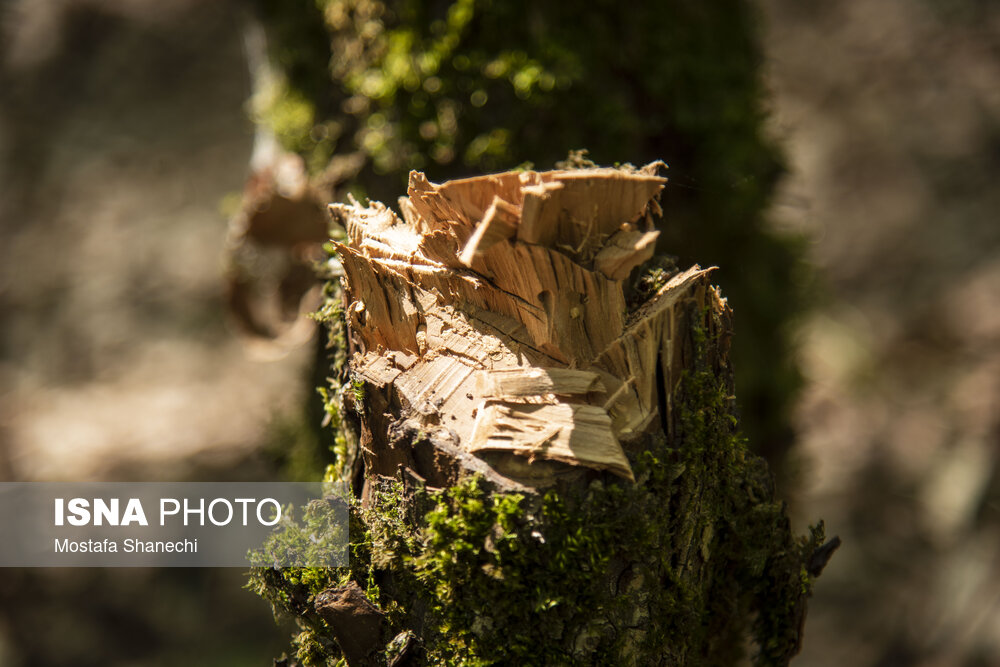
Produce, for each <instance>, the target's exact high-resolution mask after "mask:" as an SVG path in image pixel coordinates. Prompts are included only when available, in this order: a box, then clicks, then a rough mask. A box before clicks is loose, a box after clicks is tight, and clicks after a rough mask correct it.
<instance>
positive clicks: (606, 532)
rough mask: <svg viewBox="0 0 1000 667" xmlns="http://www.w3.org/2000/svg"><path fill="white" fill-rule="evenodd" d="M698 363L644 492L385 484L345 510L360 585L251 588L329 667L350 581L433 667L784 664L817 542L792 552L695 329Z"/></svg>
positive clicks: (650, 453)
mask: <svg viewBox="0 0 1000 667" xmlns="http://www.w3.org/2000/svg"><path fill="white" fill-rule="evenodd" d="M693 348H694V351H695V355H696V359H697V362H696V364H695V366H694V368H693V370H692V371H691V372H689V373H687V374H686V375H685V376H684V377H683V378H682V380H681V382H680V385H679V389H678V392H677V399H678V404H679V407H678V409H679V410H680V413H679V414H680V419H679V432H678V434H677V440H676V441H675V442H674V443H673V445H674V446H670V445H668V443H667V442H666V440H665V439H664V438H663V437H662V436H661V437H658V438H654V439H652V440H651V441H650V442H649V443H648V447H647V448H646V449H644V450H643V451H642V452H641V453H639V454H638V455H637V456H635V457H634V459H633V461H632V465H633V469H634V471H635V473H636V478H637V483H636V484H630V483H626V482H622V481H620V480H617V479H610V478H608V479H606V480H604V481H595V482H593V483H591V484H590V485H589V486H588V487H586V488H582V489H581V488H573V489H562V490H551V491H549V492H547V493H545V494H544V495H517V494H496V493H491V491H490V490H489V489H488V488H487V485H486V484H485V483H484V481H483V480H482V479H479V478H476V477H473V478H469V479H466V480H465V481H464V482H462V483H461V484H459V485H457V486H454V487H452V488H449V489H445V490H428V489H423V488H412V487H411V488H404V485H403V484H402V482H400V481H391V480H385V479H383V480H381V481H376V483H375V484H373V486H372V492H371V496H370V504H369V506H368V507H367V508H362V507H360V505H359V504H358V503H355V506H354V507H353V508H352V518H351V529H352V533H351V535H352V543H351V555H352V559H351V566H350V568H346V569H343V570H294V569H292V570H255V571H254V573H253V574H252V584H251V585H252V586H253V587H254V589H255V590H257V592H258V593H260V594H262V595H263V596H264V597H265V598H267V599H268V600H270V601H271V602H272V604H273V605H274V607H275V609H276V610H280V611H284V612H288V613H290V614H292V615H293V616H295V617H296V618H297V619H298V620H299V623H300V625H302V626H303V628H304V634H303V635H302V636H300V638H299V639H298V640H297V642H298V646H299V649H298V656H299V659H300V660H301V661H302V662H303V664H305V665H329V664H335V663H336V661H337V659H338V652H337V649H336V646H335V645H333V644H332V642H330V640H329V633H328V631H327V630H326V628H325V625H324V622H323V621H322V619H319V618H318V617H317V616H316V615H315V614H314V613H313V612H312V608H311V604H312V600H313V598H314V597H315V596H316V594H318V593H319V592H320V591H322V590H323V589H324V588H326V587H328V586H333V585H339V584H342V583H345V582H346V581H348V580H350V579H353V580H354V581H357V582H358V583H359V584H360V585H361V586H362V588H363V589H364V590H365V591H366V594H367V595H368V597H369V599H370V600H371V601H372V602H374V603H376V604H377V605H378V606H379V607H380V608H381V609H382V610H383V611H384V612H385V613H386V634H385V636H386V642H388V641H389V640H390V639H391V638H392V637H394V636H396V635H397V634H398V633H399V632H402V631H405V630H411V631H413V632H414V633H415V634H416V635H417V636H418V637H419V638H420V641H421V642H422V645H423V649H424V659H425V661H426V663H427V664H447V665H491V664H520V665H559V664H574V663H579V662H581V661H582V662H585V663H588V664H637V665H649V664H667V665H698V664H706V665H716V664H734V663H735V662H736V660H737V659H738V658H739V652H740V651H741V647H742V646H744V645H745V642H743V641H742V639H741V638H742V637H744V636H749V637H750V638H751V639H752V645H753V646H754V651H755V655H754V662H755V664H757V665H783V664H786V663H787V661H788V660H789V659H790V657H791V656H792V655H794V653H795V652H796V651H797V647H798V641H799V629H800V628H799V624H800V620H801V618H802V615H803V613H804V604H805V599H806V597H808V595H809V593H810V590H811V585H812V581H811V577H810V576H809V575H808V573H807V569H806V563H807V562H808V559H809V557H810V555H811V554H812V553H813V552H814V551H815V550H816V548H818V547H819V546H820V544H821V543H822V541H823V531H822V526H821V525H820V526H818V527H816V528H814V529H813V530H812V532H811V534H810V535H809V536H807V537H804V538H795V537H794V536H793V535H792V533H791V531H790V527H789V522H788V519H787V517H786V516H785V512H784V508H783V506H782V505H781V504H780V503H778V502H776V501H775V500H774V498H773V491H772V488H771V480H770V475H769V473H768V472H767V468H766V465H765V464H764V463H763V461H762V460H761V459H759V458H757V457H755V456H753V455H752V454H750V453H749V452H748V450H747V445H746V440H745V438H744V437H743V436H742V435H741V434H740V433H739V432H738V430H737V428H736V420H735V419H734V417H733V414H732V404H733V400H732V396H731V395H730V394H729V391H728V389H727V382H725V380H724V378H720V377H719V376H718V375H717V373H716V372H715V370H713V368H712V367H711V366H710V364H709V363H708V360H707V355H706V353H705V349H706V341H705V334H704V331H703V330H701V329H698V330H696V334H695V336H694V341H693Z"/></svg>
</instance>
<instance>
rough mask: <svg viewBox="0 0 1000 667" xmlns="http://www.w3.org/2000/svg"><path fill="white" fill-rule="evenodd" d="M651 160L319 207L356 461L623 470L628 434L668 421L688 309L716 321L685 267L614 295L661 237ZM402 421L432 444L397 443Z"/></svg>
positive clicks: (513, 470) (561, 472) (522, 471)
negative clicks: (329, 241)
mask: <svg viewBox="0 0 1000 667" xmlns="http://www.w3.org/2000/svg"><path fill="white" fill-rule="evenodd" d="M659 166H660V163H654V164H651V165H648V166H647V167H644V168H642V169H639V170H636V169H606V168H597V169H581V170H567V171H548V172H532V171H529V172H506V173H502V174H494V175H489V176H482V177H477V178H468V179H462V180H457V181H451V182H447V183H443V184H441V185H436V184H433V183H430V182H429V181H428V180H427V179H426V177H424V175H423V174H420V173H417V172H414V173H411V175H410V185H409V189H408V197H405V198H402V199H401V200H400V209H401V211H402V215H403V217H402V219H401V218H400V217H398V216H397V215H396V214H395V213H394V212H393V211H391V210H390V209H388V208H387V207H385V206H384V205H382V204H380V203H377V202H376V203H372V204H370V205H369V206H367V207H364V206H361V205H359V204H358V203H356V202H353V203H351V204H333V205H331V206H330V212H331V214H332V216H333V218H334V220H335V221H336V222H339V223H340V224H341V225H343V226H344V228H345V229H346V230H347V236H348V242H347V243H346V244H342V245H338V246H337V251H338V253H339V254H340V257H341V260H342V262H343V266H344V271H345V290H346V303H347V321H348V326H349V329H350V331H351V335H352V342H353V344H354V353H353V356H352V359H351V367H352V371H353V373H354V376H355V377H356V378H357V379H359V380H360V381H361V382H363V385H364V392H365V401H364V403H365V406H363V407H364V414H363V415H362V417H363V420H364V422H365V423H364V424H363V429H364V431H365V433H363V436H362V453H363V457H364V463H365V466H366V468H367V469H368V471H369V472H372V473H378V474H383V475H388V476H394V475H395V474H396V470H395V468H396V467H397V466H399V465H401V464H402V465H405V466H406V467H408V468H410V470H412V471H413V472H416V473H417V474H419V475H421V476H424V477H425V478H428V479H439V478H441V477H442V475H443V476H444V477H446V478H450V479H453V478H454V476H455V474H456V473H455V470H456V468H457V469H458V476H461V471H462V469H468V468H470V466H472V464H471V461H472V459H473V458H479V459H484V460H486V461H487V462H489V464H490V465H491V466H492V468H493V469H494V470H495V471H496V472H498V473H499V475H500V477H501V478H502V479H506V480H509V481H511V482H521V483H527V484H529V485H530V486H533V487H537V486H540V485H544V484H545V483H551V482H552V481H554V479H556V478H558V477H562V476H567V475H573V474H575V473H576V472H579V471H581V470H588V469H589V470H599V471H609V472H611V473H614V474H615V475H619V476H621V477H624V478H627V479H630V480H631V479H633V473H632V468H631V466H630V464H629V459H628V457H627V455H626V451H627V450H628V448H629V445H630V444H631V443H635V442H638V441H639V440H640V438H641V436H643V435H644V434H646V433H648V432H649V431H651V430H654V429H660V428H664V429H665V430H666V431H667V433H668V435H670V433H671V432H672V430H673V426H672V422H673V415H672V406H673V403H674V401H673V392H674V391H675V389H676V385H677V382H678V380H679V379H680V375H681V372H682V371H683V370H684V368H685V367H686V365H688V364H690V361H691V360H690V359H689V358H688V357H689V355H686V354H685V352H684V345H683V340H684V338H685V336H686V335H688V333H689V331H688V326H689V325H690V322H689V320H690V316H689V313H692V312H697V313H703V312H704V311H705V309H706V308H708V309H711V310H712V311H713V312H714V314H715V315H721V316H723V317H722V320H724V321H728V317H729V315H728V307H727V306H726V303H725V300H724V299H721V298H720V296H719V294H718V292H717V291H716V290H715V288H713V287H711V285H710V283H709V272H710V269H701V268H700V267H698V266H694V267H691V268H689V269H687V270H686V271H681V272H678V273H676V274H675V275H673V276H672V277H670V278H669V280H666V281H665V282H664V283H663V284H662V285H661V286H659V288H658V289H656V290H655V291H654V292H653V294H652V295H651V296H650V297H649V298H648V299H647V300H646V301H645V302H644V303H641V304H640V305H639V306H637V307H633V308H632V309H631V311H630V309H629V307H628V304H627V303H626V296H625V295H626V290H625V281H626V280H627V279H628V277H629V275H630V274H631V272H632V271H633V269H635V268H636V267H637V266H638V265H639V264H641V263H643V262H645V261H646V260H648V259H649V258H650V257H651V256H652V254H653V250H654V248H655V243H656V238H657V236H658V234H659V232H657V231H655V229H654V226H653V216H654V215H658V214H660V213H661V211H660V208H659V204H658V202H657V199H658V197H659V193H660V191H661V190H662V189H663V186H664V184H665V182H666V179H665V178H662V177H660V176H658V175H657V169H658V167H659ZM715 319H716V320H718V319H719V318H718V317H716V318H715ZM723 338H724V337H723ZM719 354H721V355H722V356H725V351H724V350H722V351H719ZM400 426H404V427H406V428H408V429H411V430H412V431H413V432H419V433H423V434H424V435H426V436H427V438H425V439H426V440H428V441H429V442H430V443H431V445H432V446H434V447H436V449H437V451H436V452H435V453H434V456H431V457H427V456H423V457H417V456H416V455H415V454H414V453H413V452H407V451H398V449H399V448H398V447H394V445H393V444H392V443H390V442H389V439H390V438H389V433H390V432H396V433H398V432H399V431H398V428H399V427H400ZM435 443H437V444H435ZM456 452H457V453H458V454H457V455H456ZM418 459H420V460H421V461H433V462H434V463H432V464H426V463H425V464H424V465H418ZM442 461H445V462H444V463H442ZM428 465H430V467H431V468H435V467H436V468H437V469H428ZM442 466H443V467H449V466H450V467H449V468H448V470H449V472H447V473H442V470H441V468H442ZM472 467H475V468H477V469H478V468H480V467H481V466H480V465H479V464H475V465H474V466H472Z"/></svg>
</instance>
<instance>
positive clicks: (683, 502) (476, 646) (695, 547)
mask: <svg viewBox="0 0 1000 667" xmlns="http://www.w3.org/2000/svg"><path fill="white" fill-rule="evenodd" d="M659 166H660V165H659V164H658V163H654V164H651V165H647V166H646V167H643V168H641V169H634V168H630V167H626V168H622V169H581V170H561V171H550V172H531V171H527V172H506V173H502V174H495V175H490V176H483V177H478V178H470V179H463V180H458V181H451V182H448V183H444V184H441V185H436V184H433V183H430V182H428V181H427V180H426V178H425V177H424V176H423V174H420V173H418V172H414V173H412V174H411V177H410V183H409V189H408V197H406V198H403V199H401V200H400V210H401V214H402V217H400V216H397V215H396V214H395V213H394V212H393V211H391V210H390V209H388V208H387V207H385V206H384V205H382V204H379V203H373V204H370V205H369V206H361V205H360V204H358V203H356V202H352V203H351V204H348V205H344V204H335V205H332V206H331V207H330V209H331V213H332V216H333V218H334V220H335V221H336V222H339V223H340V224H341V225H343V227H344V228H345V230H346V240H345V242H344V243H341V244H338V245H337V246H336V250H337V254H338V255H339V258H340V260H341V262H342V263H343V269H344V275H345V277H344V281H343V288H344V291H343V295H342V299H343V307H344V319H345V320H346V323H347V341H346V342H347V344H348V346H349V350H350V355H349V368H350V374H351V378H352V380H351V383H350V390H349V391H344V392H342V397H343V399H344V403H345V404H346V408H347V409H348V411H350V412H353V413H354V414H355V415H356V416H357V422H358V426H359V434H360V437H359V438H358V439H356V440H353V439H349V440H348V443H347V445H346V446H345V447H344V449H343V451H342V460H341V463H340V468H339V474H340V475H341V476H343V477H348V478H350V479H352V480H353V482H354V484H355V488H356V489H357V492H358V495H359V496H360V502H359V503H358V506H357V507H356V510H355V516H354V522H355V523H354V524H352V550H353V551H352V566H351V570H350V572H349V573H344V574H340V575H336V574H333V573H329V572H328V573H325V574H324V575H322V576H317V575H310V576H312V581H313V583H312V584H310V585H309V586H311V588H310V587H309V586H307V585H306V584H304V583H303V582H304V581H305V577H304V576H300V575H299V574H296V575H295V577H294V578H293V577H291V576H290V575H287V574H276V575H271V579H269V580H268V583H267V586H268V587H269V590H270V594H269V595H268V596H269V597H270V598H271V599H272V601H276V600H277V601H279V602H282V603H283V605H284V606H285V607H286V608H287V609H290V610H291V611H292V612H293V613H295V614H296V615H297V616H299V620H300V622H302V624H303V626H304V627H305V628H306V631H305V633H304V634H303V636H302V637H300V640H299V641H300V658H302V659H303V661H304V662H305V663H306V664H323V662H324V661H325V662H327V663H328V664H332V662H333V661H335V660H336V659H337V657H338V656H339V655H342V656H343V657H344V658H345V660H346V662H347V664H349V665H362V664H393V665H401V664H546V665H548V664H615V665H655V664H663V665H690V664H735V663H736V662H738V661H739V659H740V658H741V656H742V655H743V654H744V653H745V652H746V650H747V649H748V648H749V650H750V651H751V653H752V654H753V656H754V658H755V661H756V663H757V664H761V665H782V664H787V662H788V661H789V660H790V659H791V657H792V656H793V655H794V654H795V653H796V652H797V651H798V648H799V645H800V641H801V628H802V621H803V619H804V616H805V606H806V598H807V597H808V596H809V594H810V590H811V583H812V579H813V578H814V577H815V576H816V575H818V574H819V571H820V570H821V569H822V566H823V565H825V562H826V559H828V558H829V553H830V552H831V551H832V548H835V545H827V546H825V547H824V546H822V544H823V535H822V525H821V524H820V526H818V527H816V528H814V529H812V532H811V535H810V536H808V537H806V538H796V537H795V536H793V534H792V533H791V531H790V528H789V523H788V519H787V518H786V516H785V514H784V508H783V505H782V504H780V503H778V502H776V501H775V499H774V495H773V489H772V485H771V481H770V475H769V473H768V471H767V468H766V465H765V464H764V463H763V461H762V460H760V459H759V458H757V457H755V456H753V455H752V454H750V453H749V452H748V450H747V448H746V444H745V441H744V439H743V438H742V436H740V435H739V432H738V430H737V427H736V418H735V416H734V390H733V387H734V384H733V375H732V371H731V368H730V364H729V356H728V352H729V345H730V340H731V337H732V313H731V311H730V309H729V307H728V305H727V303H726V300H725V299H724V298H722V296H721V294H720V292H719V290H718V289H717V288H715V287H713V286H712V284H711V280H710V277H711V271H712V270H711V269H702V268H700V267H698V266H693V267H690V268H687V269H685V270H679V269H676V268H675V267H672V266H671V264H670V262H668V261H665V260H663V259H662V258H656V259H653V261H652V262H649V261H648V260H650V258H651V257H652V255H653V249H654V246H655V241H656V238H657V235H658V234H659V232H657V231H655V227H654V224H653V221H654V217H655V216H658V215H660V213H661V211H660V208H659V204H658V196H659V193H660V191H661V189H662V188H663V185H664V183H665V181H666V179H665V178H662V177H661V176H659V175H658V168H659ZM316 582H319V583H316ZM324 587H325V588H326V590H323V591H322V592H320V593H319V594H316V591H317V590H318V589H320V588H324ZM362 590H363V591H364V594H365V596H367V597H364V596H362V595H361V592H362ZM303 591H304V592H303ZM345 591H346V592H347V593H353V595H350V596H348V595H347V593H345ZM345 596H346V597H345ZM347 598H350V602H351V604H350V605H348V604H339V603H338V605H339V606H338V605H333V606H331V605H332V603H331V600H342V599H347ZM368 602H370V603H371V604H370V605H369V604H368ZM310 604H311V605H313V607H314V608H313V609H312V610H310V609H308V605H310ZM303 605H307V606H306V607H303ZM334 607H336V608H335V609H334ZM351 609H357V610H360V611H359V612H358V613H359V614H362V615H363V618H359V619H352V618H350V615H351ZM331 610H334V611H336V612H337V613H333V612H332V611H331ZM314 612H315V613H314ZM355 626H357V627H361V626H364V628H365V633H364V634H365V636H364V637H363V638H362V639H363V641H360V640H359V638H358V636H357V633H356V632H354V631H352V630H351V628H352V627H355ZM359 646H360V647H364V650H361V649H359ZM338 648H339V650H338Z"/></svg>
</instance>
